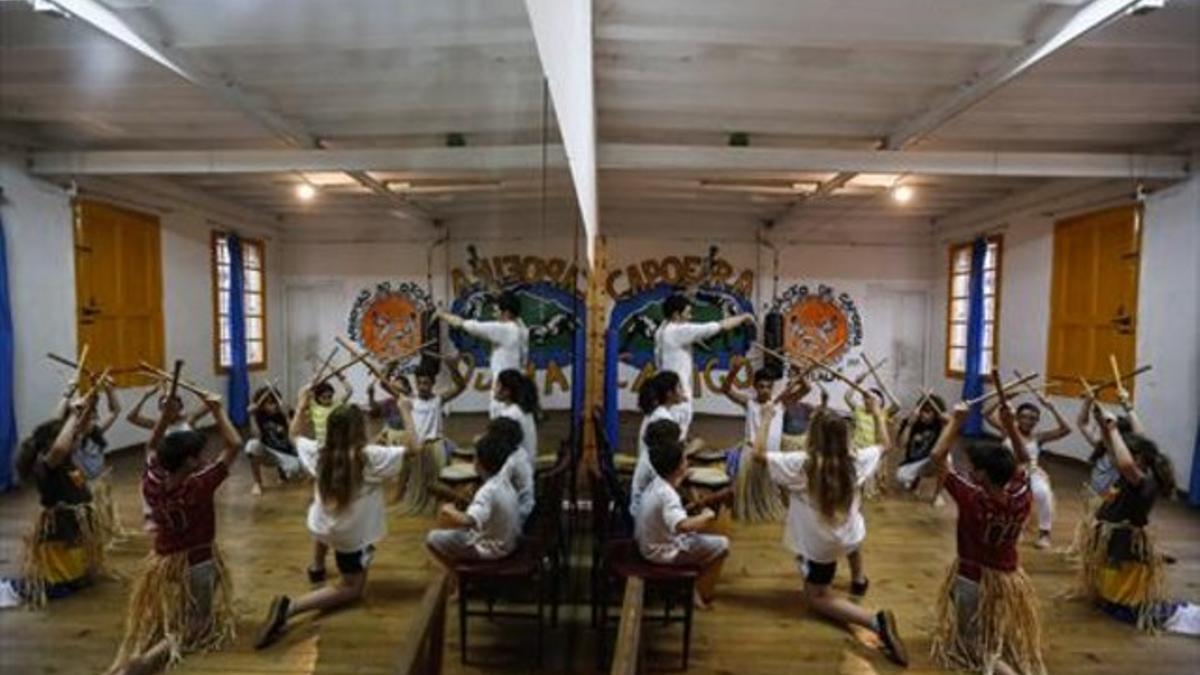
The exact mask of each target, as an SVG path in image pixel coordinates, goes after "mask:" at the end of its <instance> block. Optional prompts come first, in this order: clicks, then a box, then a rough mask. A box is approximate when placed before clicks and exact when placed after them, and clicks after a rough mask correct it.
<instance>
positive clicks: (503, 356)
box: [438, 291, 529, 398]
mask: <svg viewBox="0 0 1200 675" xmlns="http://www.w3.org/2000/svg"><path fill="white" fill-rule="evenodd" d="M496 306H497V308H498V309H499V310H500V319H499V320H498V321H477V320H475V319H463V318H462V317H460V316H457V315H454V314H450V313H449V312H440V313H439V314H438V317H439V318H440V319H441V320H443V321H445V322H446V324H447V325H449V326H451V327H453V328H458V329H459V330H462V331H463V332H465V333H467V334H468V335H471V336H472V337H476V338H479V339H480V340H484V341H486V342H487V343H488V344H490V345H491V346H492V353H491V356H490V357H489V358H488V367H489V369H490V370H491V371H492V396H493V398H494V397H495V396H496V388H497V386H498V384H499V381H500V373H503V372H504V371H506V370H509V369H514V370H518V371H520V370H523V369H524V368H525V364H526V363H527V362H528V361H529V328H528V327H527V326H526V325H525V322H524V321H522V320H521V298H520V296H518V295H517V294H516V293H513V292H512V291H506V292H504V293H502V294H501V295H500V298H499V299H498V300H497V301H496Z"/></svg>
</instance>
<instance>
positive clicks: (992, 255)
mask: <svg viewBox="0 0 1200 675" xmlns="http://www.w3.org/2000/svg"><path fill="white" fill-rule="evenodd" d="M998 248H999V247H998V246H997V244H996V242H992V243H990V244H988V247H987V253H986V254H985V255H984V257H983V269H985V270H990V269H992V268H994V267H995V266H996V250H997V249H998Z"/></svg>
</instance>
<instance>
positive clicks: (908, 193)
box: [892, 185, 916, 204]
mask: <svg viewBox="0 0 1200 675" xmlns="http://www.w3.org/2000/svg"><path fill="white" fill-rule="evenodd" d="M915 194H916V191H915V190H913V189H912V187H911V186H909V185H897V186H896V187H894V188H892V199H895V200H896V201H897V202H899V203H900V204H907V203H909V202H910V201H912V198H913V195H915Z"/></svg>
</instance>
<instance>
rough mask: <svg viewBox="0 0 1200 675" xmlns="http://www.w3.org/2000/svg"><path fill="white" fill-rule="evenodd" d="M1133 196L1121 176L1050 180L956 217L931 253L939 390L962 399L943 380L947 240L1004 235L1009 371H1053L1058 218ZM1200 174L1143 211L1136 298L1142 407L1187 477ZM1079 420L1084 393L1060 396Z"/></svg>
mask: <svg viewBox="0 0 1200 675" xmlns="http://www.w3.org/2000/svg"><path fill="white" fill-rule="evenodd" d="M1131 198H1132V193H1131V190H1130V186H1129V185H1128V183H1127V182H1121V183H1097V182H1089V183H1081V182H1073V183H1071V182H1065V181H1064V182H1058V183H1050V184H1047V185H1045V186H1043V187H1041V188H1038V189H1037V190H1034V191H1031V192H1030V193H1027V194H1024V195H1019V196H1017V197H1014V198H1012V199H1010V200H1006V201H1004V202H1000V203H997V204H992V205H986V206H984V207H981V208H980V209H978V210H976V211H974V212H971V213H968V214H964V215H962V216H960V217H959V218H956V219H954V220H951V221H948V222H947V223H945V224H944V225H943V228H942V230H941V231H940V232H939V236H938V245H937V246H935V247H934V249H933V252H932V260H931V265H932V267H933V269H934V270H936V273H937V278H936V280H935V281H934V284H933V289H932V295H933V303H932V306H931V317H932V318H931V325H932V326H933V327H934V328H935V330H933V331H932V333H931V340H930V350H931V352H932V354H933V358H932V359H931V361H930V363H929V368H928V372H929V377H930V380H931V381H932V382H935V383H937V384H938V388H939V390H940V393H942V394H943V395H946V396H947V397H948V399H950V400H954V399H957V398H958V396H959V394H960V393H961V389H962V382H961V381H959V380H950V379H947V378H945V377H944V374H943V373H944V368H943V366H944V363H943V358H944V357H943V355H944V350H945V334H944V331H943V330H942V329H941V327H943V326H944V325H945V318H946V309H947V303H946V283H947V282H946V269H947V264H946V256H947V249H946V245H947V244H948V243H949V242H961V241H967V240H970V239H971V238H972V237H973V236H974V234H976V233H979V232H985V231H1000V232H1002V233H1003V235H1004V251H1003V259H1002V274H1001V277H1002V279H1001V291H1000V292H1001V301H1000V319H999V320H1000V331H999V336H998V344H999V350H1000V351H999V354H1000V362H1001V364H1002V366H1003V368H1004V369H1005V370H1006V371H1007V370H1011V369H1013V368H1016V369H1020V370H1025V371H1037V372H1045V369H1046V357H1047V343H1048V337H1047V336H1048V331H1049V325H1050V310H1049V299H1050V284H1051V276H1050V275H1051V270H1052V257H1053V248H1054V223H1055V221H1056V220H1060V219H1062V218H1065V217H1068V216H1070V215H1074V214H1077V213H1084V212H1088V211H1094V210H1098V209H1101V208H1105V207H1108V206H1112V205H1114V204H1118V203H1122V202H1124V203H1128V201H1129V200H1130V199H1131ZM1198 260H1200V179H1197V178H1193V179H1191V180H1190V181H1189V182H1187V183H1184V184H1180V185H1176V186H1174V187H1171V188H1168V189H1165V190H1162V191H1160V192H1157V193H1154V194H1151V195H1150V196H1148V197H1147V198H1146V201H1145V210H1144V217H1143V232H1142V255H1141V271H1140V279H1139V300H1138V338H1137V357H1138V362H1139V363H1151V364H1152V365H1153V366H1154V370H1152V371H1151V372H1150V373H1147V374H1146V375H1144V376H1142V377H1140V378H1138V383H1137V387H1136V391H1135V396H1136V399H1137V400H1136V405H1137V408H1138V411H1139V413H1140V414H1141V415H1142V416H1143V419H1144V420H1145V421H1146V422H1147V425H1148V426H1149V427H1150V430H1151V433H1152V435H1153V436H1154V437H1155V438H1156V439H1157V440H1158V441H1159V444H1160V446H1161V447H1162V448H1163V449H1164V450H1165V451H1166V452H1167V453H1169V454H1170V455H1171V457H1172V459H1173V460H1174V461H1175V467H1176V473H1177V474H1178V476H1179V477H1180V478H1181V480H1182V481H1183V482H1184V485H1183V487H1185V488H1186V479H1187V476H1188V475H1189V474H1190V471H1191V466H1192V455H1193V452H1194V451H1193V448H1194V443H1195V438H1196V432H1197V422H1198V420H1197V415H1198V412H1200V388H1198V387H1197V385H1196V382H1197V376H1198V375H1200V355H1198V350H1200V310H1198V303H1200V273H1198V272H1197V261H1198ZM1053 401H1054V403H1055V404H1056V406H1058V407H1059V409H1060V410H1061V411H1062V412H1063V413H1064V415H1066V416H1068V417H1069V418H1071V419H1072V420H1073V418H1074V416H1075V415H1076V414H1077V413H1078V410H1079V400H1077V399H1071V398H1064V397H1054V398H1053ZM1049 450H1050V451H1051V452H1054V453H1057V454H1063V455H1066V456H1070V457H1075V458H1079V459H1083V458H1086V456H1087V455H1088V454H1089V453H1090V448H1088V447H1087V445H1086V443H1084V441H1083V439H1082V438H1080V437H1079V436H1078V434H1073V435H1072V436H1070V437H1068V438H1066V439H1064V440H1062V441H1059V442H1058V443H1055V444H1054V445H1053V446H1052V447H1051V448H1049Z"/></svg>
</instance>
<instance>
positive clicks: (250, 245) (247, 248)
mask: <svg viewBox="0 0 1200 675" xmlns="http://www.w3.org/2000/svg"><path fill="white" fill-rule="evenodd" d="M265 253H266V250H265V247H264V246H263V242H262V240H260V239H246V238H243V239H242V280H243V283H242V286H243V290H244V298H243V303H242V308H243V310H244V315H245V318H246V366H247V367H248V368H249V369H250V370H262V369H264V368H266V367H267V299H266V298H267V295H266V257H265ZM212 269H213V363H214V364H216V370H217V373H218V374H221V373H225V372H227V371H228V370H229V366H230V364H232V363H233V349H232V346H231V342H230V338H231V336H230V326H229V285H230V255H229V236H228V234H227V233H225V232H213V234H212Z"/></svg>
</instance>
